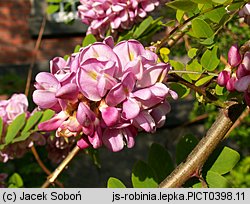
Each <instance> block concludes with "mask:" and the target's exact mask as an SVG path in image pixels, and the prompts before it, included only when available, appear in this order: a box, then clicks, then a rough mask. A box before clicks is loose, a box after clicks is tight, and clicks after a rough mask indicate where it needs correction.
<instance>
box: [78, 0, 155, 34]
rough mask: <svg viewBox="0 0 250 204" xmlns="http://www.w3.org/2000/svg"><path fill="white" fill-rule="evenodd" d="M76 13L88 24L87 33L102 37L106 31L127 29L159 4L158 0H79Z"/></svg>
mask: <svg viewBox="0 0 250 204" xmlns="http://www.w3.org/2000/svg"><path fill="white" fill-rule="evenodd" d="M80 3H81V5H79V6H78V14H79V16H80V18H81V19H82V22H83V23H85V24H87V25H89V28H88V31H87V34H89V33H92V34H94V35H99V36H100V37H101V38H104V36H105V33H106V31H107V30H108V29H109V28H111V30H112V31H114V30H117V29H119V28H122V29H129V28H131V26H132V25H133V24H134V23H135V22H136V21H138V20H140V19H141V18H144V17H146V15H147V13H148V12H151V11H153V10H154V9H155V7H156V6H158V5H159V0H152V1H149V0H107V1H103V0H97V1H93V0H80Z"/></svg>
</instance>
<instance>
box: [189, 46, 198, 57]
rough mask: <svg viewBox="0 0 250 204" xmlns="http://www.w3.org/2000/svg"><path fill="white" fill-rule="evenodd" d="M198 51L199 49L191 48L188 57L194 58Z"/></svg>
mask: <svg viewBox="0 0 250 204" xmlns="http://www.w3.org/2000/svg"><path fill="white" fill-rule="evenodd" d="M197 51H198V49H197V48H191V49H189V50H188V57H190V58H191V59H192V58H194V57H195V56H196V53H197Z"/></svg>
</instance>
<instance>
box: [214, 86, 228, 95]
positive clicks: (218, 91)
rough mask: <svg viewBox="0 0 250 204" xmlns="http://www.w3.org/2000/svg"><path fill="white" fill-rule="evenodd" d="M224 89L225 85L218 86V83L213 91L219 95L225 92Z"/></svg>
mask: <svg viewBox="0 0 250 204" xmlns="http://www.w3.org/2000/svg"><path fill="white" fill-rule="evenodd" d="M225 91H226V88H225V87H222V86H219V85H218V84H217V85H216V86H215V93H216V94H217V95H218V96H221V95H223V94H224V93H225Z"/></svg>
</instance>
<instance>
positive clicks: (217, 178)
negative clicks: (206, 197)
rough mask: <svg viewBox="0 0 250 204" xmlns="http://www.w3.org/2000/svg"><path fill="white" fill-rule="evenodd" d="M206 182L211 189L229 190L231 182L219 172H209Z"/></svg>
mask: <svg viewBox="0 0 250 204" xmlns="http://www.w3.org/2000/svg"><path fill="white" fill-rule="evenodd" d="M206 182H207V184H208V186H209V188H228V187H229V182H228V180H227V179H226V178H224V177H223V176H221V175H220V174H219V173H217V172H213V171H208V172H207V176H206Z"/></svg>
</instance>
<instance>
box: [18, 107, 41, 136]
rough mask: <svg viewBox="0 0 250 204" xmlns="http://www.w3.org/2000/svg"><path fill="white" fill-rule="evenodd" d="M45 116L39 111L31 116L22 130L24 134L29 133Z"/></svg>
mask: <svg viewBox="0 0 250 204" xmlns="http://www.w3.org/2000/svg"><path fill="white" fill-rule="evenodd" d="M42 115H43V112H41V111H38V112H35V113H34V114H33V115H32V116H30V117H29V118H28V120H27V122H26V124H25V126H24V128H23V130H22V132H27V131H29V130H30V129H31V128H32V127H33V126H35V125H36V123H37V122H38V121H39V120H40V119H41V117H42Z"/></svg>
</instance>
